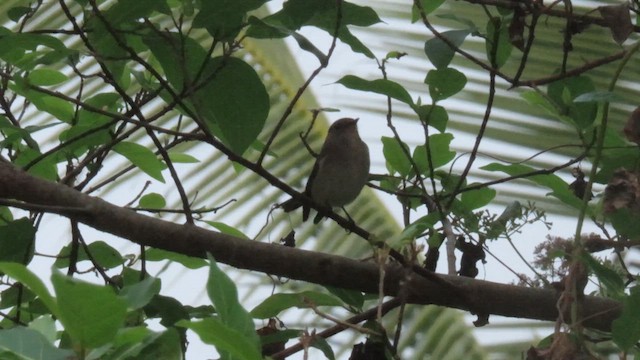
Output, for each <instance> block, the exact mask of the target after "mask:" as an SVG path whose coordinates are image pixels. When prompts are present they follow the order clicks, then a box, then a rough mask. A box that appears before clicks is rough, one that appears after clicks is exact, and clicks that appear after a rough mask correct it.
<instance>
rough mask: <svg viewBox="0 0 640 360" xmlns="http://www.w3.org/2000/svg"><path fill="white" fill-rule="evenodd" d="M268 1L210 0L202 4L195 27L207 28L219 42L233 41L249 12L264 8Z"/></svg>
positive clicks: (194, 20) (194, 22)
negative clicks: (263, 5)
mask: <svg viewBox="0 0 640 360" xmlns="http://www.w3.org/2000/svg"><path fill="white" fill-rule="evenodd" d="M265 2H266V0H243V1H237V0H208V1H203V2H202V4H201V9H200V12H198V14H197V15H196V17H195V18H194V19H193V26H194V27H202V28H206V29H207V31H208V32H209V34H211V36H213V37H214V38H215V39H217V40H231V39H233V38H234V37H236V36H237V35H238V32H240V29H242V26H243V24H244V20H245V17H246V16H247V12H249V11H251V10H254V9H257V8H258V7H260V6H262V4H264V3H265Z"/></svg>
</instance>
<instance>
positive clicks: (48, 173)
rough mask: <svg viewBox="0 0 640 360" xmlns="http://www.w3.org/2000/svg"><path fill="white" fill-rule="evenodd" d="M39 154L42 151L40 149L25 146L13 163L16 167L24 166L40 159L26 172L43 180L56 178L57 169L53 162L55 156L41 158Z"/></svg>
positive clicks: (54, 179)
mask: <svg viewBox="0 0 640 360" xmlns="http://www.w3.org/2000/svg"><path fill="white" fill-rule="evenodd" d="M41 155H42V153H41V152H40V151H38V150H33V149H28V148H27V149H24V150H22V151H21V152H20V153H19V154H18V157H17V158H16V160H15V161H14V164H15V165H16V166H18V167H25V166H27V165H29V164H31V162H32V161H34V160H36V159H40V160H39V161H38V162H37V163H35V164H33V165H32V166H31V167H29V169H27V172H28V173H29V174H31V175H35V176H37V177H40V178H42V179H45V180H49V181H56V180H58V169H57V167H56V164H55V157H54V156H47V157H45V158H41Z"/></svg>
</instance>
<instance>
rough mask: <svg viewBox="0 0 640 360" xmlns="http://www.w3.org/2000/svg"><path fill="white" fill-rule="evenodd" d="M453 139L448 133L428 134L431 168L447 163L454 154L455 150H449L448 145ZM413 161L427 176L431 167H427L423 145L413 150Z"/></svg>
mask: <svg viewBox="0 0 640 360" xmlns="http://www.w3.org/2000/svg"><path fill="white" fill-rule="evenodd" d="M452 140H453V135H452V134H450V133H444V134H433V135H429V143H428V144H429V149H430V151H431V163H432V164H433V168H434V169H437V168H439V167H441V166H443V165H446V164H448V163H449V162H450V161H451V160H453V158H455V156H456V152H455V151H451V150H450V147H449V145H450V144H451V141H452ZM412 157H413V161H414V162H415V164H416V165H417V166H418V171H420V173H421V174H423V175H427V176H429V175H430V174H431V169H430V168H429V159H428V158H427V150H426V146H425V145H418V146H416V148H415V149H414V151H413V156H412Z"/></svg>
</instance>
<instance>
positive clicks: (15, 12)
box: [7, 6, 31, 22]
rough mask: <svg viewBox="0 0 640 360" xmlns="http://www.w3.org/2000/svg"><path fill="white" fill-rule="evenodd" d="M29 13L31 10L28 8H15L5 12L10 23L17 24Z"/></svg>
mask: <svg viewBox="0 0 640 360" xmlns="http://www.w3.org/2000/svg"><path fill="white" fill-rule="evenodd" d="M29 11H31V8H30V7H28V6H16V7H12V8H11V9H9V10H8V11H7V16H8V17H9V19H11V21H13V22H18V21H20V19H21V18H22V17H23V16H24V15H26V14H28V13H29Z"/></svg>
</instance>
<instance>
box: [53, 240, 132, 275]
mask: <svg viewBox="0 0 640 360" xmlns="http://www.w3.org/2000/svg"><path fill="white" fill-rule="evenodd" d="M87 248H88V249H89V253H90V254H91V257H89V255H88V254H87V252H86V251H85V248H84V246H80V248H79V249H78V258H77V261H78V262H80V261H88V260H90V259H91V258H93V260H94V261H95V262H96V263H97V264H98V266H100V267H102V268H105V269H112V268H114V267H117V266H120V265H122V264H123V263H124V261H125V259H124V258H123V257H122V255H121V254H120V252H118V250H116V249H114V248H113V247H112V246H111V245H109V244H107V243H106V242H104V241H94V242H92V243H91V244H89V245H87ZM70 253H71V245H67V246H65V247H63V248H62V250H60V253H59V254H58V258H57V259H56V261H55V262H54V264H53V265H54V266H55V267H56V268H59V269H60V268H66V267H68V266H69V254H70Z"/></svg>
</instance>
